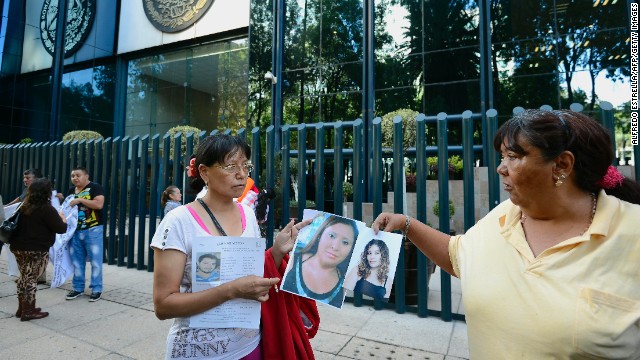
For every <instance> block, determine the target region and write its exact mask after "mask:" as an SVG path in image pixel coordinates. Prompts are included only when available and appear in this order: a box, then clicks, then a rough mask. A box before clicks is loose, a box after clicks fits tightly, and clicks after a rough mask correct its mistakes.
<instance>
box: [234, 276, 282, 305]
mask: <svg viewBox="0 0 640 360" xmlns="http://www.w3.org/2000/svg"><path fill="white" fill-rule="evenodd" d="M279 282H280V279H279V278H262V277H259V276H255V275H249V276H243V277H241V278H239V279H236V280H234V281H232V282H230V283H229V285H231V286H232V287H233V292H234V294H233V297H234V298H242V299H249V300H257V301H260V302H265V301H267V300H269V289H271V288H272V287H273V285H276V284H277V283H279Z"/></svg>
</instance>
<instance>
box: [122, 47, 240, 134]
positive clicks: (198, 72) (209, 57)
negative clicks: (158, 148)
mask: <svg viewBox="0 0 640 360" xmlns="http://www.w3.org/2000/svg"><path fill="white" fill-rule="evenodd" d="M128 71H129V76H128V79H127V105H126V122H125V134H127V135H129V136H134V135H143V134H148V133H151V134H155V133H163V132H165V131H167V130H168V129H169V128H171V127H173V126H176V125H180V124H185V125H191V126H195V127H197V128H199V129H202V130H208V131H211V130H213V129H216V128H218V129H227V128H230V129H234V130H238V129H240V128H244V127H246V126H247V123H246V119H247V114H246V112H247V86H248V81H247V77H248V44H247V39H238V40H231V41H225V42H221V43H215V44H207V45H202V46H198V47H194V48H190V49H185V50H179V51H173V52H169V53H164V54H159V55H154V56H149V57H145V58H140V59H135V60H131V61H130V62H129V70H128Z"/></svg>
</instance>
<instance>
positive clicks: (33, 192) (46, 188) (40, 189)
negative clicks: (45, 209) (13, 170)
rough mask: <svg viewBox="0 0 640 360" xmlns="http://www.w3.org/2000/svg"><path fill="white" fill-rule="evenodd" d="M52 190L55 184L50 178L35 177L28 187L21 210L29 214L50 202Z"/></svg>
mask: <svg viewBox="0 0 640 360" xmlns="http://www.w3.org/2000/svg"><path fill="white" fill-rule="evenodd" d="M51 191H53V186H52V185H51V181H50V180H49V179H47V178H37V179H34V180H33V182H32V183H31V185H29V188H27V196H26V197H25V198H24V202H23V203H22V205H21V206H20V212H21V213H23V214H26V215H28V214H31V213H33V211H34V210H35V209H37V208H39V207H41V206H45V205H47V204H50V203H51Z"/></svg>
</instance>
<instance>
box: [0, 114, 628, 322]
mask: <svg viewBox="0 0 640 360" xmlns="http://www.w3.org/2000/svg"><path fill="white" fill-rule="evenodd" d="M578 107H579V105H577V104H574V105H572V108H574V109H578ZM543 108H545V109H546V108H548V107H546V106H545V107H543ZM602 108H603V112H602V119H604V121H603V122H604V125H605V127H606V128H607V129H609V130H610V132H611V134H612V135H613V109H612V107H608V108H607V107H606V106H604V107H602ZM579 110H581V107H580V109H579ZM519 111H522V109H521V108H516V109H514V113H517V112H519ZM483 117H484V120H486V124H487V125H486V126H487V128H486V129H483V132H484V131H486V136H485V137H484V138H485V139H492V138H493V135H494V134H495V131H496V129H497V126H498V113H497V111H495V110H493V109H492V110H489V111H487V113H486V114H478V113H475V114H474V113H472V112H471V111H465V112H464V113H462V114H460V115H447V114H445V113H440V114H438V115H437V116H425V115H422V114H421V115H419V116H418V117H417V118H416V119H415V120H416V128H417V139H416V144H415V146H412V147H410V148H409V149H406V148H403V138H402V136H403V135H402V134H403V132H402V119H401V118H400V117H396V118H395V119H394V120H393V144H394V145H393V148H391V149H383V148H382V145H381V144H382V126H381V123H382V119H381V118H376V119H374V120H373V123H372V134H370V136H372V144H373V153H372V154H371V155H370V156H369V157H367V156H365V154H364V151H363V148H364V146H363V145H364V136H367V135H366V129H365V125H364V123H363V122H362V120H359V119H358V120H355V121H344V122H341V121H338V122H335V123H315V124H300V125H285V126H283V127H282V129H281V141H280V143H281V144H282V147H281V148H280V149H275V148H274V146H275V139H276V131H275V128H274V127H273V126H270V127H268V128H267V129H266V130H262V129H260V128H257V127H256V128H254V129H251V131H250V133H248V132H247V131H246V130H245V129H242V130H240V131H239V132H238V133H237V135H239V136H241V137H243V138H245V139H246V140H247V141H248V142H249V143H250V144H251V145H252V154H251V160H252V162H253V163H254V164H255V165H256V166H255V168H254V170H253V172H252V174H251V176H252V178H253V179H254V180H255V181H256V184H262V185H263V186H266V187H269V188H276V189H277V190H278V189H279V195H280V196H279V197H278V198H277V203H275V202H274V203H272V204H271V205H270V208H271V209H274V211H270V212H269V215H268V219H267V222H266V226H265V230H266V231H265V237H266V238H267V246H271V244H272V243H273V237H274V232H276V231H277V229H278V228H279V227H280V226H282V224H283V223H284V222H286V220H287V219H289V218H290V217H295V218H297V219H301V218H302V214H303V211H304V208H305V206H306V200H313V201H314V202H315V208H316V209H317V210H321V211H329V212H332V213H335V214H337V215H343V214H342V212H343V202H344V194H343V182H344V181H349V182H351V183H352V185H353V189H354V191H353V218H354V219H356V220H362V218H363V202H364V199H365V194H364V188H365V186H364V184H365V181H367V182H368V186H369V187H370V188H371V194H372V197H370V198H371V202H372V206H373V216H374V217H375V216H376V215H377V214H379V213H380V212H382V205H383V194H382V189H383V181H388V182H389V185H388V188H389V190H390V191H391V190H393V194H394V195H393V196H394V211H395V212H399V213H401V212H403V209H404V207H405V204H404V198H403V189H402V184H403V176H404V175H405V171H406V170H405V168H404V164H405V160H406V159H407V158H410V159H411V161H412V162H414V164H415V168H412V170H411V171H412V173H415V176H416V197H417V201H416V206H417V208H416V209H415V210H416V214H417V216H416V217H417V219H418V220H420V221H422V222H425V223H426V218H427V197H426V194H427V188H426V184H427V182H426V176H427V166H426V164H427V156H428V155H437V156H438V161H439V164H438V167H439V168H440V169H446V168H447V159H448V158H449V153H450V152H456V153H461V154H462V158H463V188H464V204H465V206H464V210H463V211H464V230H465V231H466V230H467V229H469V228H470V227H471V226H473V224H475V221H476V220H477V219H476V218H475V214H474V207H475V206H474V191H475V190H474V185H473V167H474V164H475V161H474V160H475V158H476V153H478V154H481V155H482V156H484V157H485V158H486V166H487V167H488V168H489V169H490V171H489V172H488V174H489V189H488V193H489V208H493V207H494V206H495V205H497V204H498V203H499V201H500V194H499V191H500V189H499V178H498V175H497V174H496V172H495V171H493V169H495V168H496V167H497V165H498V154H497V153H496V152H495V151H494V150H493V147H492V145H491V144H488V146H485V147H482V146H481V145H474V144H473V129H474V126H473V124H474V122H480V121H482V120H483ZM452 122H461V123H462V144H456V145H449V144H448V143H447V127H448V125H449V124H451V123H452ZM427 123H431V124H433V123H435V125H436V129H437V144H435V145H433V144H427V140H426V125H427ZM217 132H218V131H217V130H214V131H212V132H211V133H210V134H209V135H213V134H215V133H217ZM230 132H231V131H230V130H226V131H225V133H230ZM207 135H208V134H207V133H206V132H205V131H202V132H200V133H199V134H193V133H189V134H187V135H186V137H183V136H182V134H180V133H178V134H175V135H173V136H171V135H169V134H166V135H164V136H161V135H159V134H155V135H145V136H142V137H140V136H135V137H132V138H130V137H128V136H125V137H122V138H120V137H115V138H106V139H101V140H97V141H94V140H91V141H80V142H78V141H74V142H62V141H60V142H45V143H31V144H15V145H0V159H1V161H2V165H3V166H2V168H1V169H0V171H1V173H0V174H1V176H2V177H1V178H2V179H3V181H2V184H1V185H0V190H1V191H2V194H3V195H5V196H6V199H12V198H13V197H14V196H17V195H18V194H20V193H21V192H22V190H23V189H22V188H23V185H22V172H23V171H24V170H25V169H27V168H32V167H35V168H39V169H40V170H42V172H43V174H44V175H45V176H47V177H49V178H50V179H52V180H53V181H54V183H55V186H56V188H57V189H58V190H59V191H62V192H63V193H65V195H66V193H67V189H68V188H69V186H70V184H71V183H70V173H71V169H72V168H73V167H76V166H83V167H85V168H87V169H88V170H89V173H90V175H91V180H92V181H96V182H98V183H100V184H102V185H103V187H104V190H105V199H106V202H105V207H104V210H103V211H104V212H103V214H104V218H105V219H106V221H105V224H106V225H105V227H106V230H105V261H106V262H107V263H108V264H116V265H118V266H127V267H128V268H135V269H138V270H147V271H153V252H152V251H149V242H150V239H151V237H152V236H153V234H154V233H155V229H156V226H157V224H158V222H159V221H160V217H161V212H160V205H159V204H160V194H161V193H162V191H163V190H164V189H165V188H166V187H167V186H168V185H176V186H178V187H179V188H183V189H184V187H185V185H186V184H185V179H186V174H185V167H186V165H187V163H188V156H185V154H191V153H193V149H194V142H195V140H196V139H199V140H201V139H203V138H204V137H206V136H207ZM183 138H184V139H185V141H184V144H183ZM345 138H348V139H349V143H350V144H351V147H350V148H347V147H345V140H344V139H345ZM292 139H293V140H292ZM327 139H328V140H329V141H327ZM327 142H329V143H332V145H331V146H327ZM310 144H312V145H313V146H310ZM170 148H173V149H184V153H183V151H174V152H173V154H172V152H170V151H166V149H170ZM638 148H639V147H635V148H634V149H635V150H634V151H635V158H636V161H637V159H640V157H639V154H638V152H639V151H638ZM366 161H370V164H371V169H370V173H369V174H365V171H364V170H365V166H364V164H365V162H366ZM385 164H390V166H385ZM639 168H640V167H639V166H636V167H635V176H636V179H639V178H640V174H638V173H639ZM292 169H294V173H295V174H294V176H293V178H292V176H291V175H292ZM327 174H329V175H327ZM263 177H264V178H263ZM296 179H297V183H295V180H296ZM307 179H311V180H313V181H311V182H309V181H306V180H307ZM390 180H391V181H390ZM448 181H449V174H448V172H447V171H439V172H438V182H439V184H440V186H439V189H441V190H440V191H439V198H438V201H439V203H440V204H448V203H449V190H448V186H442V184H447V183H448ZM292 183H293V185H292ZM292 190H293V191H295V192H297V198H298V201H297V204H299V205H300V206H297V208H296V209H295V210H294V211H295V213H292V210H291V209H290V205H291V195H292V194H291V191H292ZM307 194H310V195H312V196H309V197H308V196H307ZM192 199H193V195H188V194H187V195H185V198H184V201H185V203H186V202H189V201H191V200H192ZM445 208H446V207H445ZM439 222H440V223H439V224H438V225H439V229H440V230H441V231H443V232H448V231H449V230H450V229H449V214H448V211H442V212H441V215H440V217H439ZM429 264H430V263H429V260H428V259H427V258H426V257H425V256H424V255H423V254H422V253H420V252H419V251H417V250H416V249H415V246H413V245H412V244H411V243H410V242H406V243H405V246H403V247H402V248H401V254H400V257H399V262H398V266H397V272H396V276H395V283H394V287H393V294H394V296H393V301H389V302H382V301H378V300H376V301H371V300H366V299H363V298H362V295H360V294H357V293H356V294H354V297H353V298H350V300H351V301H353V302H354V304H355V305H356V306H361V305H363V304H366V305H372V306H373V307H374V308H376V309H382V308H392V309H395V311H396V312H398V313H403V312H406V311H410V312H416V313H417V314H418V315H419V316H421V317H426V316H439V317H441V318H442V319H443V320H445V321H450V320H451V319H460V320H463V319H464V315H463V314H458V313H454V312H453V311H452V294H451V278H450V276H449V275H448V274H446V273H444V272H443V273H442V275H441V278H440V281H441V310H433V309H429V305H428V294H427V292H428V284H427V282H428V279H429V271H428V269H429V266H430V265H429ZM409 268H411V269H412V270H415V272H416V274H417V275H416V276H413V277H407V276H405V274H406V270H407V269H409ZM408 285H409V286H410V287H411V288H412V289H416V291H417V294H414V295H415V296H416V299H417V301H416V303H415V304H407V302H406V298H407V296H408V292H407V286H408Z"/></svg>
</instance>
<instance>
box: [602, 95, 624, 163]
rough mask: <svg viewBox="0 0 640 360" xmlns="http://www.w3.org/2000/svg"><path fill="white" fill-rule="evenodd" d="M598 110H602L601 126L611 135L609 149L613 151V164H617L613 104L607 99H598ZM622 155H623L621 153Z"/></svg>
mask: <svg viewBox="0 0 640 360" xmlns="http://www.w3.org/2000/svg"><path fill="white" fill-rule="evenodd" d="M600 111H602V126H604V128H605V129H606V130H607V132H608V133H609V136H610V137H611V151H613V166H618V164H619V161H618V157H617V156H616V131H615V125H614V121H613V105H611V103H610V102H608V101H600ZM623 156H624V155H623Z"/></svg>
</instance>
